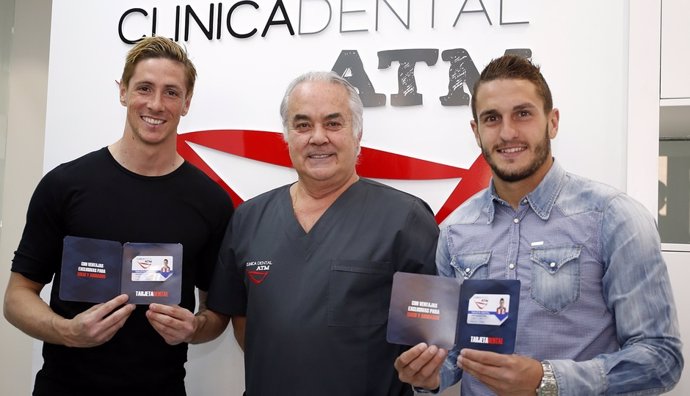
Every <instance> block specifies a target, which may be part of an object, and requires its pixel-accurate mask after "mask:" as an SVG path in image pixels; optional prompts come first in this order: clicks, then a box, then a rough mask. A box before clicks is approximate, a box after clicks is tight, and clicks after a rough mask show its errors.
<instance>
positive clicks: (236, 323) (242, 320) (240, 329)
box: [232, 316, 247, 351]
mask: <svg viewBox="0 0 690 396" xmlns="http://www.w3.org/2000/svg"><path fill="white" fill-rule="evenodd" d="M246 324H247V318H246V317H245V316H233V317H232V330H233V333H234V334H235V340H237V344H239V346H240V348H242V351H244V329H245V326H246Z"/></svg>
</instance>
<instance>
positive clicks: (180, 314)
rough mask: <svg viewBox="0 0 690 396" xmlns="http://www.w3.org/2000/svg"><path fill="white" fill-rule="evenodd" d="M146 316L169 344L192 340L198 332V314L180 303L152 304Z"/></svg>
mask: <svg viewBox="0 0 690 396" xmlns="http://www.w3.org/2000/svg"><path fill="white" fill-rule="evenodd" d="M146 318H147V319H148V321H149V323H151V326H153V328H154V329H155V330H156V331H157V332H158V334H160V335H161V337H163V339H164V340H165V342H166V343H167V344H169V345H177V344H180V343H183V342H190V341H191V340H192V337H193V336H194V333H195V332H196V328H197V322H196V319H197V318H196V316H195V315H194V314H193V313H192V312H190V311H189V310H188V309H186V308H182V307H180V306H179V305H163V304H150V305H149V309H148V311H146Z"/></svg>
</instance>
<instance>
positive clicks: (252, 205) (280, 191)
mask: <svg viewBox="0 0 690 396" xmlns="http://www.w3.org/2000/svg"><path fill="white" fill-rule="evenodd" d="M289 188H290V184H286V185H284V186H280V187H278V188H274V189H273V190H269V191H266V192H264V193H261V194H259V195H257V196H255V197H252V198H250V199H248V200H246V201H244V202H243V203H241V204H240V205H239V206H238V207H237V211H236V213H235V216H237V215H240V216H242V215H244V216H247V215H251V214H252V213H254V212H255V211H257V210H259V211H264V210H265V209H266V208H267V207H271V206H273V205H275V204H276V203H278V202H279V200H280V197H281V196H283V195H284V194H288V192H287V191H286V190H288V189H289Z"/></svg>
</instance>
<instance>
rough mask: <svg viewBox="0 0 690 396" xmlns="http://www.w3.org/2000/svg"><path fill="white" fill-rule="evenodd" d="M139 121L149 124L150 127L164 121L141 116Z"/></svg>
mask: <svg viewBox="0 0 690 396" xmlns="http://www.w3.org/2000/svg"><path fill="white" fill-rule="evenodd" d="M141 119H142V120H144V122H145V123H147V124H150V125H154V126H156V125H160V124H162V123H164V122H165V121H164V120H160V119H158V118H153V117H147V116H142V117H141Z"/></svg>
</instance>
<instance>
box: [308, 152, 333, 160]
mask: <svg viewBox="0 0 690 396" xmlns="http://www.w3.org/2000/svg"><path fill="white" fill-rule="evenodd" d="M332 155H333V154H331V153H328V154H325V153H318V154H308V155H307V158H309V159H314V160H321V159H326V158H329V157H330V156H332Z"/></svg>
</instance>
